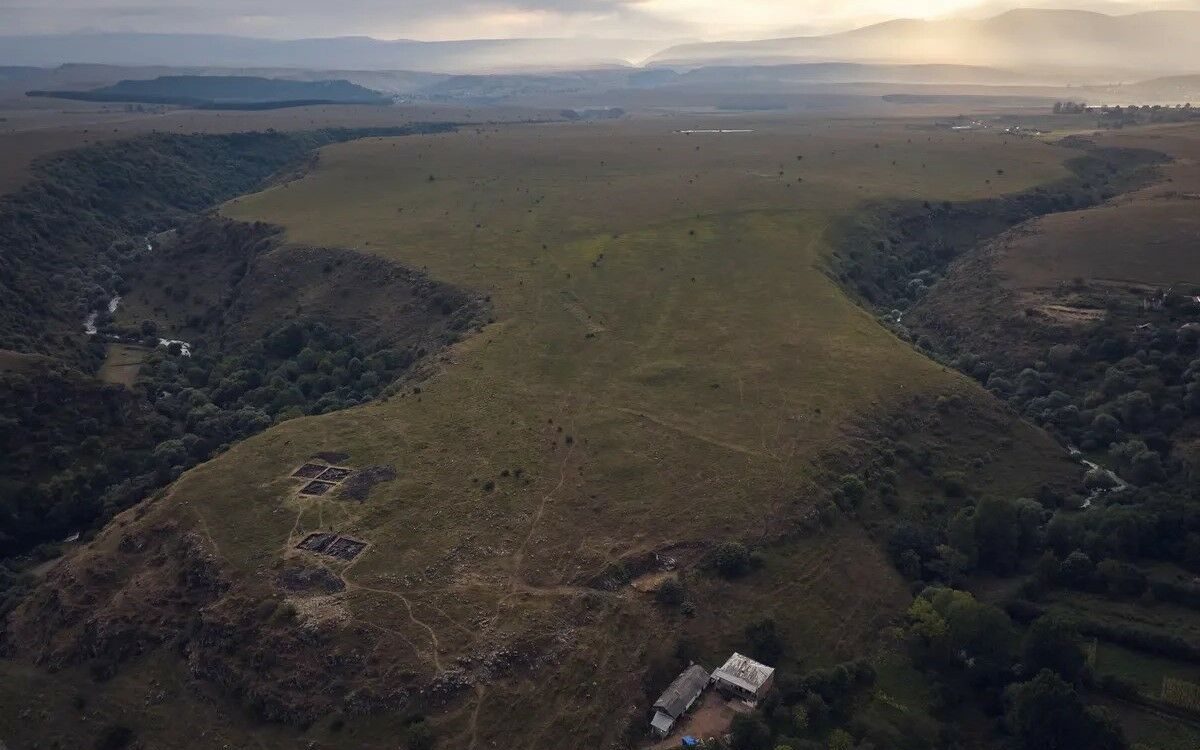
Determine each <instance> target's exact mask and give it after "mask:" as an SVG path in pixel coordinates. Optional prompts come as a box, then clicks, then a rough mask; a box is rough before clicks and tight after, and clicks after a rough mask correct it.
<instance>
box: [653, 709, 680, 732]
mask: <svg viewBox="0 0 1200 750" xmlns="http://www.w3.org/2000/svg"><path fill="white" fill-rule="evenodd" d="M650 726H652V727H654V728H655V729H657V730H658V731H659V733H660V734H664V735H665V734H666V733H667V732H670V731H671V727H673V726H675V720H674V719H672V718H671V717H670V716H667V715H666V714H664V713H663V712H662V711H655V712H654V718H653V719H651V720H650Z"/></svg>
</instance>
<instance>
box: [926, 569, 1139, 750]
mask: <svg viewBox="0 0 1200 750" xmlns="http://www.w3.org/2000/svg"><path fill="white" fill-rule="evenodd" d="M908 621H909V622H908V629H907V633H908V638H909V643H910V645H911V647H912V648H913V649H914V658H915V660H916V661H917V663H919V664H923V665H925V667H926V668H927V670H928V673H929V675H930V677H931V679H932V680H933V681H934V684H935V686H936V687H938V689H939V694H940V695H941V696H942V701H943V703H945V704H948V705H952V704H955V703H961V702H964V701H968V700H971V699H972V697H973V696H974V697H975V698H976V699H977V700H979V701H980V702H981V704H982V705H984V706H989V705H991V706H995V707H997V711H998V710H999V708H1000V707H1001V706H1003V707H1004V709H1005V721H1006V724H1007V726H1008V728H1009V730H1010V731H1011V732H1012V733H1013V734H1014V735H1015V736H1016V737H1017V739H1018V740H1019V742H1020V747H1023V748H1030V749H1031V750H1032V749H1033V748H1038V749H1039V750H1040V749H1041V748H1064V749H1065V748H1076V747H1097V748H1123V747H1126V742H1125V739H1124V736H1123V734H1122V732H1121V729H1120V727H1119V726H1118V725H1117V724H1116V723H1115V722H1114V721H1113V720H1112V719H1111V718H1110V717H1109V716H1107V714H1105V713H1103V712H1102V711H1099V710H1097V709H1094V708H1089V707H1087V706H1086V705H1085V703H1084V700H1083V698H1082V697H1081V695H1080V693H1079V692H1078V690H1077V686H1078V685H1080V683H1081V681H1083V680H1084V679H1085V677H1086V676H1087V675H1086V674H1085V663H1084V656H1083V651H1082V649H1081V648H1080V645H1079V634H1078V633H1077V632H1076V630H1075V629H1074V627H1073V626H1072V625H1071V624H1070V623H1068V622H1066V621H1063V620H1061V619H1059V618H1056V617H1054V616H1050V615H1047V616H1043V617H1040V618H1038V619H1037V620H1036V621H1034V622H1033V623H1032V624H1031V625H1030V627H1029V629H1028V630H1027V631H1026V633H1025V636H1024V638H1023V639H1022V640H1020V641H1018V639H1017V637H1016V628H1015V626H1014V624H1013V622H1012V621H1011V620H1010V619H1009V616H1008V615H1007V614H1006V613H1005V612H1004V611H1002V610H1000V609H998V608H997V607H994V606H992V605H989V604H985V603H982V602H979V601H977V600H976V599H975V598H974V597H973V596H971V595H970V594H968V593H966V592H964V591H956V590H953V589H947V588H931V589H926V590H925V591H924V592H922V594H921V595H920V596H918V597H917V599H916V600H915V601H914V602H913V604H912V606H911V607H910V609H909V613H908ZM1030 677H1032V679H1029V678H1030ZM1023 680H1027V681H1023Z"/></svg>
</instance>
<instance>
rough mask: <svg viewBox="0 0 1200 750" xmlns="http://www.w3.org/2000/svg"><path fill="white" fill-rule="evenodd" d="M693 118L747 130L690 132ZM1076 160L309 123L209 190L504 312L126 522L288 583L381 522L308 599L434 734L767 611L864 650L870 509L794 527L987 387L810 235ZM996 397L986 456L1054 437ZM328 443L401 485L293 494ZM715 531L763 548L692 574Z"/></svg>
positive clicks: (843, 128) (626, 681) (816, 135)
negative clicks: (370, 129)
mask: <svg viewBox="0 0 1200 750" xmlns="http://www.w3.org/2000/svg"><path fill="white" fill-rule="evenodd" d="M710 128H715V129H737V130H745V131H748V132H740V133H703V134H702V133H696V134H691V135H684V134H681V133H679V132H678V131H681V130H688V129H695V130H702V129H710ZM1066 156H1068V154H1067V153H1066V152H1062V151H1060V150H1057V149H1056V148H1054V147H1053V146H1050V145H1047V144H1044V143H1040V142H1038V141H1035V140H1033V139H1005V138H1003V137H1002V136H999V135H997V134H995V133H988V132H981V133H951V132H944V131H933V130H929V129H920V128H916V127H912V125H911V123H906V122H903V121H888V122H872V121H867V120H820V121H817V120H812V121H806V120H797V119H789V118H784V117H778V116H775V117H760V118H757V117H747V118H744V119H743V118H739V119H734V118H731V117H728V116H724V117H721V118H705V117H703V116H697V117H689V118H665V117H664V118H644V119H634V120H628V121H620V122H605V123H576V124H552V125H540V126H534V125H521V126H497V127H488V128H479V129H474V128H464V129H462V130H461V131H460V132H457V133H452V134H445V135H435V136H412V137H405V138H398V139H372V140H364V141H359V142H354V143H348V144H344V145H341V146H337V147H334V148H330V149H326V150H325V151H323V152H322V154H321V157H320V159H319V162H318V166H317V168H316V169H315V170H314V171H312V172H310V173H309V174H308V175H307V176H305V177H304V178H302V179H300V180H298V181H294V182H290V183H285V184H281V185H278V186H275V187H272V188H270V189H268V190H266V191H264V192H262V193H259V194H256V195H253V196H247V197H244V198H241V199H238V200H235V201H232V202H230V203H229V204H227V205H226V206H225V207H224V213H225V214H226V215H228V216H230V217H232V218H236V219H241V220H246V221H259V220H261V221H267V222H272V223H275V224H279V225H281V226H283V227H284V228H285V229H286V231H287V236H288V239H289V240H290V241H293V242H295V243H298V244H303V245H311V246H316V247H341V248H349V249H354V250H358V251H360V252H365V253H374V254H378V255H380V256H383V257H386V258H388V259H391V260H394V261H397V262H400V263H402V264H405V265H407V266H410V267H413V268H417V269H421V270H424V271H426V272H428V274H429V275H430V276H431V277H432V278H434V279H438V280H440V281H446V282H450V283H452V284H456V285H458V286H460V287H462V288H464V289H467V290H470V291H473V292H475V293H478V294H480V295H486V296H487V297H488V298H489V301H490V304H491V307H492V316H493V318H494V320H493V322H492V323H490V324H489V325H487V326H485V327H484V328H483V329H482V330H481V331H478V332H472V333H471V334H470V335H468V336H466V337H465V338H464V339H463V340H462V341H461V342H459V343H458V344H457V345H455V346H454V347H452V348H451V349H449V350H448V351H447V352H446V353H445V354H444V355H442V356H440V357H439V358H438V359H437V360H436V361H432V362H428V363H426V365H425V367H424V368H423V373H422V375H423V376H424V379H422V380H420V381H419V382H417V381H414V382H409V383H402V384H398V385H397V387H396V388H395V389H394V392H393V393H392V394H391V395H390V396H389V397H387V398H385V399H382V400H380V401H376V402H373V403H370V404H366V405H363V406H360V407H358V408H354V409H350V410H347V411H342V412H337V413H333V414H329V415H325V416H322V417H313V418H300V419H294V420H290V421H287V422H284V423H281V424H279V425H277V426H276V427H274V428H272V429H270V430H268V431H267V432H265V433H263V434H261V435H259V436H257V437H255V438H251V439H249V440H247V441H245V442H243V443H240V444H238V445H235V446H234V447H233V448H232V449H230V450H229V451H228V452H227V453H225V454H223V455H222V456H221V457H219V458H217V459H216V460H214V461H211V462H209V463H206V464H203V465H201V466H198V467H197V468H195V469H193V470H192V471H190V472H188V473H187V474H185V475H184V476H183V477H182V478H181V479H180V480H179V481H178V482H177V483H176V484H175V485H173V487H172V488H171V490H170V492H169V494H167V495H166V496H165V497H164V498H163V499H162V500H159V501H157V502H155V503H153V504H152V505H149V506H148V507H146V508H145V510H144V512H143V515H142V517H140V518H138V519H137V520H136V523H137V524H138V525H140V526H147V527H149V526H153V525H154V524H157V523H163V522H167V521H168V520H169V522H170V523H172V524H176V523H177V524H180V525H181V526H182V527H184V528H185V529H190V530H191V531H192V532H194V534H195V536H196V537H197V538H199V539H202V540H204V542H205V544H206V545H207V547H208V548H209V549H211V550H212V553H213V554H214V555H215V557H216V559H217V560H218V561H219V564H220V566H221V568H222V569H223V570H225V571H226V572H227V573H228V575H229V576H230V577H231V578H232V580H234V581H235V582H236V585H237V590H238V591H240V592H243V593H245V594H246V595H247V596H280V595H281V592H280V591H279V590H278V589H277V587H276V585H275V580H276V577H277V572H278V568H280V567H281V566H282V565H284V564H285V561H286V562H287V563H289V564H290V563H291V562H292V561H295V560H298V559H301V558H302V557H303V558H304V559H308V560H310V561H312V560H316V559H317V556H315V555H312V554H311V553H309V552H307V551H304V550H297V549H296V547H297V545H299V544H301V543H302V542H303V541H304V540H305V539H308V538H310V537H311V535H312V534H314V533H317V532H320V533H327V534H336V535H338V536H341V537H346V538H349V539H352V540H358V541H361V542H363V543H366V544H368V545H369V546H367V547H366V548H365V549H363V550H362V551H361V553H359V554H357V555H356V556H354V557H353V559H340V558H330V557H328V556H322V557H321V558H320V562H321V564H322V565H324V566H326V567H327V568H328V570H329V571H330V572H331V573H332V574H333V575H336V576H337V577H339V578H340V579H341V581H342V582H343V583H344V588H342V589H339V591H338V593H336V594H331V595H330V596H329V597H328V598H327V599H324V600H322V604H321V606H320V607H319V612H320V615H319V617H329V618H332V621H334V622H339V623H342V624H343V625H342V626H343V627H344V628H345V630H344V631H341V632H342V634H343V635H345V637H346V638H350V637H352V635H351V634H353V637H354V638H360V637H366V636H368V635H369V636H370V637H371V638H375V639H377V644H378V645H377V646H376V647H375V648H374V649H373V650H372V651H371V654H370V657H369V658H368V659H367V661H366V665H365V667H364V670H363V676H362V678H361V679H362V681H363V683H364V684H367V685H369V686H370V689H374V690H380V691H382V690H394V689H397V688H398V687H404V688H408V687H411V688H412V689H414V690H432V691H433V693H432V694H433V695H435V696H437V697H438V699H440V700H442V702H441V703H439V704H436V708H437V710H436V711H434V712H433V716H432V721H433V723H434V725H435V728H436V731H437V733H438V735H439V736H440V737H442V738H444V741H445V745H446V746H447V747H462V748H484V747H491V746H504V747H513V748H518V747H524V748H542V747H552V746H553V747H558V746H562V738H563V737H569V738H571V739H570V742H569V744H571V745H573V746H576V745H577V746H585V745H590V746H603V745H606V744H608V743H610V742H612V741H614V740H616V739H617V738H618V737H619V736H620V735H621V733H622V732H623V731H624V729H625V726H626V725H627V719H628V720H630V721H639V722H640V721H641V720H642V717H641V709H642V708H643V706H642V705H641V703H642V702H643V701H642V700H641V694H642V691H643V690H644V689H645V686H644V685H643V684H642V682H641V679H642V675H643V674H644V673H646V671H647V665H648V664H649V663H651V662H654V661H656V660H657V661H660V662H661V660H662V659H663V658H668V657H670V656H671V654H672V653H673V652H674V651H675V650H676V644H677V643H678V642H679V641H681V639H684V638H686V639H688V640H689V641H690V642H692V643H693V645H694V648H695V649H696V656H697V657H699V658H700V659H702V660H704V661H705V662H708V663H713V662H716V660H718V659H723V658H724V656H725V655H727V654H728V651H729V650H731V649H734V648H740V647H743V644H744V639H745V636H744V632H745V629H746V627H747V626H748V625H752V624H754V623H757V622H761V621H762V620H764V619H768V618H769V619H773V620H774V621H775V623H776V626H777V627H778V629H779V631H780V632H781V634H782V635H783V637H784V638H785V640H786V642H788V643H789V644H792V652H791V653H790V654H788V656H787V658H788V659H789V660H791V663H793V664H795V663H799V662H803V663H804V664H805V665H807V666H815V665H819V664H827V663H830V662H833V661H837V660H839V659H845V658H850V657H852V656H855V655H858V654H862V653H864V652H866V651H867V650H869V648H870V647H871V644H873V643H875V642H876V641H877V639H878V636H879V632H880V630H881V629H882V627H883V626H885V625H886V624H887V622H888V620H889V616H890V614H891V613H899V612H900V611H902V609H903V607H904V606H905V605H906V604H907V602H908V601H909V599H910V595H909V592H908V590H907V586H906V584H905V583H904V582H903V581H902V579H901V578H900V576H899V575H898V574H897V573H896V572H895V570H894V569H893V567H892V565H891V563H890V562H889V561H887V560H886V559H885V556H884V553H883V552H882V551H881V550H880V549H879V547H878V546H877V545H876V544H875V542H873V541H872V540H871V539H869V538H868V536H867V533H866V531H865V530H864V529H863V528H862V527H861V526H859V525H858V524H857V523H854V522H852V521H848V520H840V521H837V520H835V521H832V522H831V523H830V524H828V525H823V526H822V525H818V524H816V523H815V522H814V521H813V519H814V518H815V511H816V509H817V508H818V506H820V505H821V504H824V503H825V502H826V501H827V500H828V497H829V495H828V488H829V485H830V484H831V483H832V481H833V480H835V479H836V475H831V469H830V464H831V459H833V458H834V457H835V456H836V457H839V458H845V457H847V456H850V457H851V458H852V457H853V456H854V455H855V454H856V453H857V451H859V450H860V449H861V448H862V442H863V441H862V440H861V437H862V434H863V433H862V429H863V428H864V427H868V426H871V425H872V424H873V423H875V422H876V421H879V420H882V419H885V418H886V417H887V416H888V415H889V414H891V413H894V412H897V411H902V410H904V409H905V408H907V407H908V405H910V404H911V403H912V400H913V399H914V398H915V397H935V396H937V395H939V394H947V393H958V394H961V395H962V396H963V397H964V398H966V399H969V400H973V401H974V402H975V403H976V405H977V407H978V408H979V409H981V410H986V409H990V408H991V407H990V406H989V405H988V402H987V401H986V399H987V397H986V395H985V394H983V393H982V391H981V390H979V389H978V388H977V387H976V386H975V385H973V384H972V383H970V382H969V381H967V380H966V379H965V378H963V377H961V376H959V375H958V374H956V373H954V372H952V371H948V370H947V369H945V368H942V367H941V366H939V365H937V364H935V363H934V362H932V361H930V360H928V359H926V358H924V357H923V356H921V355H919V354H918V353H917V352H915V351H914V350H913V349H912V348H911V347H910V346H908V345H907V344H905V343H903V342H901V341H900V340H898V339H896V338H895V337H894V336H892V334H890V333H889V332H888V331H887V330H886V329H885V328H883V327H882V326H881V325H880V324H879V323H878V322H876V321H875V320H874V319H873V318H872V316H871V315H869V314H868V313H867V312H865V311H864V310H862V309H861V308H859V307H857V306H856V305H855V304H854V303H852V302H851V301H850V300H849V299H848V298H847V297H846V296H845V294H844V293H843V292H842V290H841V289H840V288H839V287H838V286H837V285H836V284H835V283H834V282H833V281H832V280H831V279H830V278H829V277H828V276H827V275H826V273H825V265H824V264H825V258H826V254H827V252H828V251H829V249H830V248H829V247H828V244H827V243H828V239H827V229H828V228H829V227H830V226H831V224H832V223H833V222H834V221H835V220H836V219H837V218H839V217H840V216H842V215H844V214H845V213H846V212H851V211H855V210H858V209H859V208H860V207H861V206H862V205H863V204H864V202H866V201H870V200H876V199H878V200H886V199H890V198H917V199H927V200H930V201H942V200H955V199H966V198H974V197H980V196H988V195H995V194H1000V193H1003V192H1008V191H1017V190H1022V189H1026V188H1028V187H1030V186H1032V185H1036V184H1040V183H1044V182H1047V181H1051V180H1054V179H1057V178H1058V177H1060V176H1062V175H1063V174H1064V173H1065V171H1064V169H1063V167H1062V160H1063V159H1064V158H1065V157H1066ZM997 424H998V425H1001V426H1000V427H999V428H998V429H999V430H1000V432H1002V433H1003V434H996V435H994V436H990V437H989V436H984V438H983V440H984V444H985V443H986V442H987V441H988V440H989V439H994V440H995V444H994V445H988V447H989V448H990V449H991V450H993V451H995V452H996V455H997V456H998V458H997V460H996V462H995V466H997V467H1002V466H1005V465H1007V464H1005V461H1008V460H1015V461H1021V462H1025V463H1031V464H1036V465H1038V466H1044V465H1045V464H1046V463H1047V462H1053V461H1055V460H1056V459H1055V456H1056V454H1057V451H1056V449H1055V448H1054V446H1053V444H1052V443H1051V442H1050V441H1049V439H1048V438H1047V437H1046V436H1044V435H1042V434H1041V433H1037V432H1034V431H1032V430H1028V429H1027V428H1026V429H1027V431H1026V432H1024V433H1022V434H1021V436H1020V437H1021V439H1019V440H1012V439H1011V435H1012V433H1011V430H1010V429H1009V428H1005V427H1003V425H1004V424H1011V421H1010V422H1007V423H1006V422H1001V421H999V420H998V421H997ZM1006 430H1008V431H1006ZM951 442H953V441H951ZM984 444H979V445H974V446H972V447H971V448H970V450H976V449H979V450H982V449H983V448H984ZM330 452H336V453H339V454H345V455H346V459H345V465H347V466H387V467H392V468H394V471H395V479H394V480H392V481H388V482H385V483H382V484H379V485H378V486H377V487H376V488H375V489H374V490H373V491H372V492H371V494H370V496H369V498H367V499H366V500H364V501H363V502H361V503H347V502H344V501H339V500H337V499H335V498H332V497H326V496H307V495H300V494H298V493H297V492H296V486H297V480H295V479H293V478H291V477H290V476H289V474H290V473H291V472H293V471H294V470H295V468H296V467H298V466H302V465H303V464H304V463H305V462H306V461H308V460H309V459H310V458H311V457H313V456H314V455H318V454H322V453H330ZM992 473H993V474H998V473H1000V472H992ZM1034 475H1036V472H1034ZM975 481H981V482H982V481H984V480H983V479H981V478H976V479H975ZM981 489H982V490H983V491H987V487H981ZM1032 489H1033V487H1032V486H1030V487H1028V488H1020V489H1019V490H1014V489H1013V488H1010V487H1008V486H1005V487H1004V490H1003V491H1005V492H1012V491H1018V492H1020V491H1032ZM118 523H119V522H118ZM805 527H807V528H808V530H807V531H799V529H802V528H805ZM119 536H120V534H119V533H117V532H107V533H105V534H104V535H102V538H101V539H100V540H99V541H98V542H97V543H96V545H95V549H96V550H98V551H99V550H104V549H107V548H115V546H116V545H117V544H119ZM727 540H729V541H735V540H736V541H742V542H746V543H749V544H751V545H761V546H762V547H763V548H764V550H765V552H764V555H763V563H764V564H763V567H762V569H760V570H757V571H754V572H751V573H750V574H748V575H747V576H746V577H744V578H742V579H739V580H735V581H726V580H722V579H717V578H714V577H713V576H712V575H711V574H710V573H706V572H702V571H701V570H700V568H701V563H702V561H703V559H704V558H705V556H706V554H708V553H709V552H710V551H711V550H712V548H713V547H715V546H716V545H717V544H719V543H720V542H722V541H727ZM656 552H657V553H661V554H662V555H664V556H670V557H671V558H673V559H674V560H675V561H676V562H677V564H678V569H679V570H681V571H682V573H683V575H684V579H685V582H686V588H687V590H688V600H689V602H690V607H691V608H692V609H693V611H694V613H695V616H694V617H688V616H685V615H683V614H681V613H680V611H679V610H677V609H676V610H670V609H667V610H664V609H663V608H662V607H660V606H657V605H655V603H654V601H653V598H652V597H651V596H650V595H648V594H646V593H642V592H639V591H636V590H634V589H633V588H632V587H630V586H627V585H625V584H626V583H627V582H628V579H629V578H631V577H635V576H637V575H642V574H644V573H648V572H651V570H648V569H646V567H647V564H646V562H645V561H646V560H647V559H653V554H652V553H656ZM97 554H99V552H97ZM650 567H651V569H652V568H653V564H651V566H650ZM282 594H283V595H285V596H286V595H287V594H286V592H282ZM300 606H301V605H299V604H298V605H297V608H300ZM313 611H314V612H316V611H318V610H313ZM313 617H318V615H313ZM447 674H451V675H453V676H454V679H455V680H458V682H453V683H451V682H448V678H446V677H445V676H446V675H447ZM264 678H265V676H264ZM281 679H283V680H286V677H284V678H281ZM430 685H432V686H434V687H432V688H431V687H429V686H430ZM439 691H444V692H439ZM428 694H430V693H428V692H426V693H423V695H428ZM442 696H444V697H442ZM400 720H401V717H397V716H393V715H389V716H379V717H376V718H373V719H368V720H363V721H361V722H359V721H356V728H357V730H358V731H359V735H358V737H357V738H356V740H355V741H356V742H358V743H359V744H361V745H362V746H364V747H375V746H380V747H382V746H389V747H390V746H394V745H395V741H394V740H395V736H396V731H397V727H396V723H397V722H399V721H400ZM314 731H316V730H314ZM376 740H378V741H376Z"/></svg>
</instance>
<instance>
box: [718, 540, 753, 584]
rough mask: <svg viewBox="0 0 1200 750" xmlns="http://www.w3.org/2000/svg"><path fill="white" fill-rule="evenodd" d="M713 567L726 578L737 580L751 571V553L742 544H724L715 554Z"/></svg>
mask: <svg viewBox="0 0 1200 750" xmlns="http://www.w3.org/2000/svg"><path fill="white" fill-rule="evenodd" d="M713 565H714V566H715V567H716V569H717V572H718V573H720V574H721V575H723V576H725V577H726V578H736V577H738V576H741V575H744V574H745V573H746V572H747V571H748V570H750V552H749V550H747V549H746V545H744V544H742V543H741V542H723V543H722V544H721V545H720V546H719V547H717V550H716V552H715V553H714V554H713Z"/></svg>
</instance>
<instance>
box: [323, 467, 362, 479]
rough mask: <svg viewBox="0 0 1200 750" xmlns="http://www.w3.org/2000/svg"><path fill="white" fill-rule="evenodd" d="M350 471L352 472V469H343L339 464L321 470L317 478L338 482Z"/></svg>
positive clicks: (348, 474)
mask: <svg viewBox="0 0 1200 750" xmlns="http://www.w3.org/2000/svg"><path fill="white" fill-rule="evenodd" d="M352 473H354V472H353V470H352V469H345V468H342V467H341V466H330V467H329V468H328V469H326V470H325V471H323V472H321V476H319V477H317V478H318V479H321V480H323V481H326V482H340V481H342V480H343V479H345V478H346V477H348V476H350V475H351V474H352Z"/></svg>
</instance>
